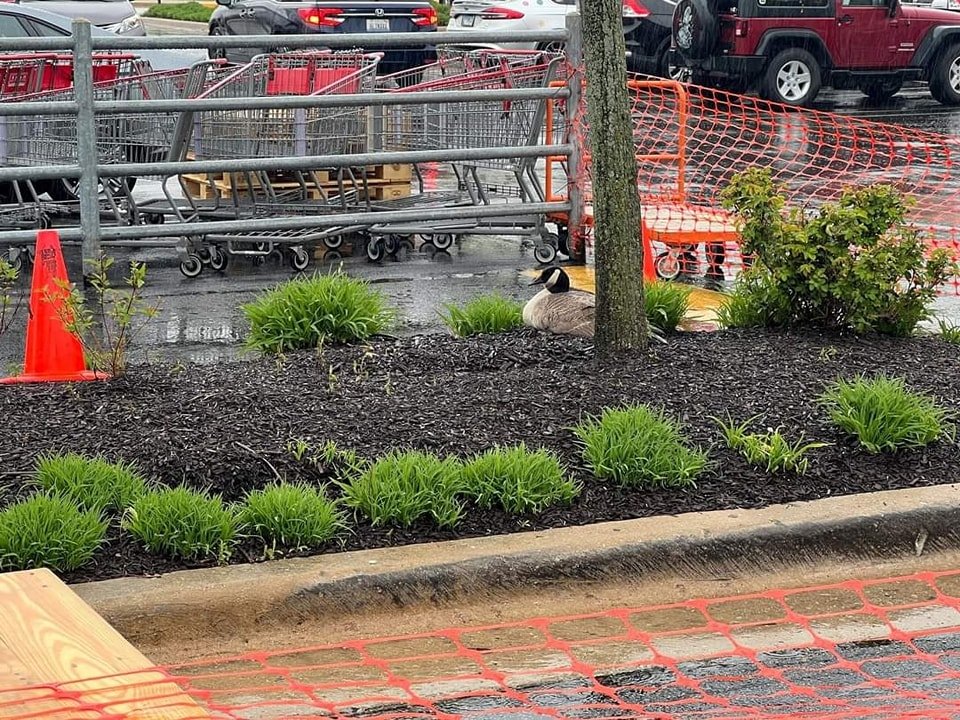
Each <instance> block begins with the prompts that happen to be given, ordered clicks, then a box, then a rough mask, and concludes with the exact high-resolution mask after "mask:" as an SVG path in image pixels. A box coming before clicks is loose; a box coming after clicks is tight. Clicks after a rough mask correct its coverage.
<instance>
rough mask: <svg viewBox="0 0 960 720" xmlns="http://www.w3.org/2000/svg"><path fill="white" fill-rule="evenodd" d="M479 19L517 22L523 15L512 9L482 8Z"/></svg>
mask: <svg viewBox="0 0 960 720" xmlns="http://www.w3.org/2000/svg"><path fill="white" fill-rule="evenodd" d="M480 17H482V18H483V19H484V20H519V19H520V18H522V17H523V13H522V12H520V11H519V10H513V9H512V8H505V7H490V8H484V9H483V11H482V12H481V13H480Z"/></svg>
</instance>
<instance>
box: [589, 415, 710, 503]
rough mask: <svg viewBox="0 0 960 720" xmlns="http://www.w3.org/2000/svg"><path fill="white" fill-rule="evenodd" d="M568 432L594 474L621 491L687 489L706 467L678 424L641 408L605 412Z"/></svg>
mask: <svg viewBox="0 0 960 720" xmlns="http://www.w3.org/2000/svg"><path fill="white" fill-rule="evenodd" d="M573 432H574V434H576V436H577V437H578V438H579V440H580V442H581V443H582V444H583V458H584V460H585V461H586V462H587V464H588V465H589V466H590V468H591V469H592V470H593V472H594V474H595V475H596V476H597V477H598V478H600V479H601V480H613V481H615V482H617V483H619V484H620V485H623V486H625V487H650V486H662V487H682V486H685V485H692V484H693V483H694V481H695V480H696V478H697V476H698V475H699V474H700V473H701V472H703V470H704V468H705V467H706V466H707V456H706V453H704V452H703V451H701V450H699V449H697V450H691V449H690V448H688V447H687V445H686V443H685V439H684V437H683V434H682V432H681V429H680V425H679V423H677V422H676V421H674V420H672V419H670V418H668V417H667V416H666V414H665V413H664V412H663V411H662V410H651V409H650V408H648V407H645V406H643V405H634V406H628V407H625V408H621V409H612V408H605V409H604V411H603V412H602V413H601V415H600V417H599V418H589V419H587V420H585V421H583V422H581V423H580V424H579V425H577V426H576V427H575V428H573Z"/></svg>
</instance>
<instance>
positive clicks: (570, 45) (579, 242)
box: [566, 11, 587, 257]
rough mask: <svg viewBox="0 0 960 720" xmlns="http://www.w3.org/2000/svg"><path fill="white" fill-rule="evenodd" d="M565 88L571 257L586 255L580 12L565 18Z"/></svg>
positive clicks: (569, 244)
mask: <svg viewBox="0 0 960 720" xmlns="http://www.w3.org/2000/svg"><path fill="white" fill-rule="evenodd" d="M566 55H567V85H568V89H569V92H570V95H569V97H568V98H567V122H568V128H569V130H568V133H567V135H568V137H567V144H569V146H570V161H569V164H568V167H569V171H568V172H569V178H568V181H569V182H568V185H567V201H568V202H569V203H570V215H569V216H568V220H567V233H568V237H567V244H568V247H569V248H570V252H571V253H573V255H574V256H575V257H585V256H586V244H585V239H586V234H585V233H584V222H583V218H584V214H585V213H584V211H585V207H584V190H585V189H586V188H585V187H584V185H585V183H586V181H587V178H586V173H585V170H586V166H587V165H586V162H584V152H585V149H586V135H585V133H584V126H585V123H586V121H587V108H586V106H585V104H584V101H583V98H584V93H583V21H582V19H581V17H580V13H579V11H578V12H572V13H570V14H569V15H567V45H566Z"/></svg>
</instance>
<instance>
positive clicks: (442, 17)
mask: <svg viewBox="0 0 960 720" xmlns="http://www.w3.org/2000/svg"><path fill="white" fill-rule="evenodd" d="M430 4H431V5H433V9H434V10H436V11H437V25H439V26H440V27H446V26H447V24H448V23H449V22H450V5H445V4H443V3H441V2H437V0H430Z"/></svg>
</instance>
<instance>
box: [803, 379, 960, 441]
mask: <svg viewBox="0 0 960 720" xmlns="http://www.w3.org/2000/svg"><path fill="white" fill-rule="evenodd" d="M820 402H821V403H822V404H823V405H824V406H825V407H826V409H827V412H828V413H829V414H830V419H831V420H832V421H833V422H834V423H835V424H836V425H837V426H838V427H839V428H840V429H842V430H843V431H844V432H847V433H849V434H851V435H854V436H856V437H857V438H858V439H859V440H860V444H861V445H862V446H863V447H865V448H866V449H867V450H869V451H870V452H873V453H879V452H893V451H895V450H900V449H904V448H917V447H922V446H924V445H929V444H930V443H932V442H934V441H935V440H937V439H939V438H941V437H944V436H948V437H953V436H954V427H953V425H952V424H951V423H949V422H948V418H947V413H946V412H945V411H944V410H943V409H941V408H940V407H938V406H937V404H936V403H935V402H934V401H933V400H932V399H931V398H929V397H926V396H925V395H918V394H916V393H914V392H911V391H910V390H909V389H908V388H907V386H906V383H905V382H904V381H903V380H902V379H900V378H888V377H885V376H883V375H878V376H876V377H873V378H869V379H868V378H866V377H864V376H862V375H861V376H860V377H857V378H856V379H855V380H842V379H841V380H837V381H836V382H835V383H833V384H832V385H830V386H829V387H827V389H826V391H825V392H824V393H823V395H821V397H820Z"/></svg>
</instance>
